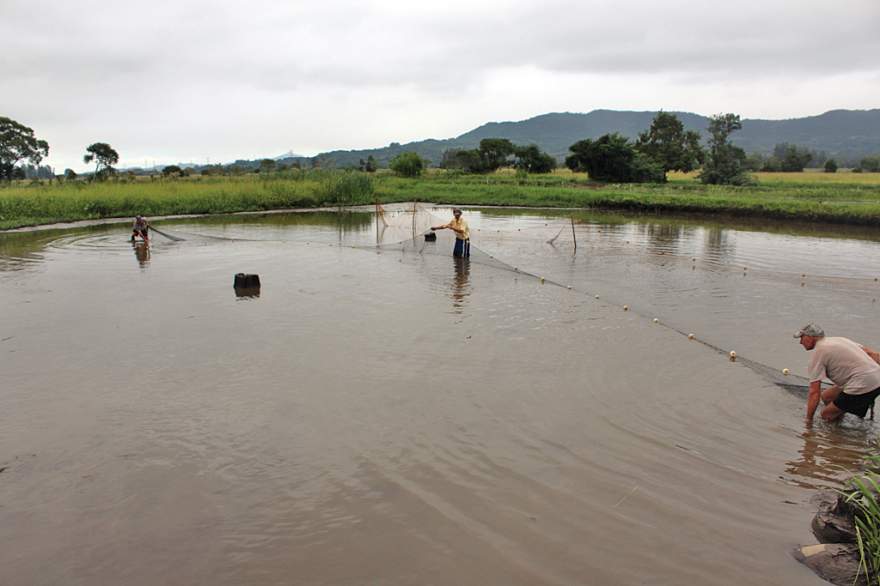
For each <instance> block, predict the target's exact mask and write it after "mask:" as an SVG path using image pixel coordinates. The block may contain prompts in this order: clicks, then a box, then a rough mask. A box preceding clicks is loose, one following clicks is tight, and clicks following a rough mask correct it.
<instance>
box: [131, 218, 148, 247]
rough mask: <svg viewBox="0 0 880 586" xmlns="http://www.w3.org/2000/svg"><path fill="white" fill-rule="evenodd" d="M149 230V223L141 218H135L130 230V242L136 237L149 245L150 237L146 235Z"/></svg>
mask: <svg viewBox="0 0 880 586" xmlns="http://www.w3.org/2000/svg"><path fill="white" fill-rule="evenodd" d="M149 228H150V223H149V222H147V219H146V218H145V217H143V216H137V217H136V218H135V219H134V225H133V226H132V228H131V241H132V242H134V239H135V238H136V237H137V236H140V237H141V238H143V239H144V242H145V243H147V244H149V242H150V236H149V234H148V230H149Z"/></svg>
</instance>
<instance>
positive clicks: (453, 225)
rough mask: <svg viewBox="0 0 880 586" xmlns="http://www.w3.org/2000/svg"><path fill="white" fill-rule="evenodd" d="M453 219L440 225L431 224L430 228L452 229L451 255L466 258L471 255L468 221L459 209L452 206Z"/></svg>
mask: <svg viewBox="0 0 880 586" xmlns="http://www.w3.org/2000/svg"><path fill="white" fill-rule="evenodd" d="M452 216H453V219H452V221H451V222H449V223H448V224H443V225H442V226H431V230H452V231H453V232H455V248H454V249H453V250H452V256H455V257H460V258H467V257H469V256H470V255H471V230H470V228H469V227H468V223H467V222H466V221H465V220H463V219H462V217H461V210H460V209H458V208H452Z"/></svg>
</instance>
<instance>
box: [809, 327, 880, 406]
mask: <svg viewBox="0 0 880 586" xmlns="http://www.w3.org/2000/svg"><path fill="white" fill-rule="evenodd" d="M808 371H809V375H810V382H813V381H820V380H822V379H823V378H825V377H828V378H830V379H831V380H832V381H833V382H834V384H835V385H837V386H838V387H840V388H841V389H843V392H844V393H846V394H847V395H864V394H865V393H870V392H871V391H873V390H874V389H876V388H878V387H880V364H877V363H876V362H874V360H873V359H872V358H871V357H870V356H868V355H867V354H866V353H865V351H864V350H862V347H861V346H860V345H858V344H856V343H855V342H853V341H852V340H849V339H847V338H839V337H834V338H819V339H818V340H816V346H815V348H813V352H812V356H810V366H809V368H808Z"/></svg>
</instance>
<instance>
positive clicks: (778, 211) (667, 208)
mask: <svg viewBox="0 0 880 586" xmlns="http://www.w3.org/2000/svg"><path fill="white" fill-rule="evenodd" d="M756 177H757V181H758V182H757V185H753V186H744V187H736V186H715V185H703V184H701V183H699V182H698V181H697V180H696V179H695V178H694V176H693V175H692V174H690V175H688V174H676V173H672V174H670V180H669V181H668V182H667V183H662V184H646V183H635V184H609V183H598V182H592V181H590V180H589V178H588V177H587V176H586V175H585V174H583V173H572V172H570V171H562V170H559V171H556V172H554V173H551V174H542V175H539V174H533V175H522V174H519V175H518V174H515V173H514V172H512V171H499V172H496V173H492V174H488V175H476V174H464V173H461V172H456V171H446V170H441V169H432V170H429V171H428V172H427V173H425V174H423V175H422V176H420V177H417V178H404V177H399V176H396V175H394V174H392V173H390V172H386V171H384V170H383V171H379V172H377V173H363V172H357V171H339V170H312V171H298V170H297V171H285V172H278V173H274V174H270V175H255V174H251V175H241V176H227V177H203V176H195V177H185V178H173V179H160V178H158V177H137V178H134V179H129V180H120V181H104V182H95V183H87V182H83V181H68V182H60V183H59V182H54V183H52V184H48V183H37V184H31V185H25V184H11V185H7V186H5V187H0V230H7V229H11V228H18V227H23V226H36V225H42V224H51V223H56V222H69V221H76V220H93V219H102V218H115V217H129V216H134V215H136V214H143V215H147V216H165V215H178V214H223V213H231V212H243V211H266V210H273V209H283V208H314V207H321V206H337V205H344V206H349V205H366V204H372V203H375V202H377V201H379V202H382V203H397V202H404V201H422V202H429V203H448V204H459V205H485V206H518V207H557V208H600V209H610V210H633V211H645V212H684V213H699V214H710V215H719V216H736V217H752V218H775V219H783V220H788V219H790V220H799V221H808V222H812V221H815V222H831V223H840V224H858V225H868V226H880V173H861V174H853V173H838V174H822V173H811V172H805V173H758V174H756Z"/></svg>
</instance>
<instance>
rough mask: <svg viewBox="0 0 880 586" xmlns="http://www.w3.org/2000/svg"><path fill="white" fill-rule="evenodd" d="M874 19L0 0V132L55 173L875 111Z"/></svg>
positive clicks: (743, 5) (388, 1)
mask: <svg viewBox="0 0 880 586" xmlns="http://www.w3.org/2000/svg"><path fill="white" fill-rule="evenodd" d="M878 31H880V0H837V1H835V2H832V1H829V0H791V1H788V0H738V1H737V2H725V3H721V2H712V1H710V0H577V1H568V0H544V1H543V2H536V1H534V0H531V1H503V0H493V1H480V0H466V1H465V0H439V1H432V2H419V1H417V0H380V1H370V0H358V1H352V2H347V1H336V0H321V1H314V0H310V1H308V2H298V1H295V0H294V1H287V2H283V1H263V0H250V1H248V2H243V1H242V2H235V1H231V0H210V1H204V2H202V1H190V0H173V1H165V0H150V1H148V2H143V1H141V2H135V1H129V0H114V1H112V2H108V1H106V0H102V1H100V2H97V1H92V0H79V1H77V2H69V1H66V0H56V1H41V0H0V71H2V74H0V116H8V117H10V118H13V119H15V120H17V121H19V122H21V123H23V124H25V125H27V126H30V127H32V128H33V129H34V130H35V132H36V134H37V136H38V137H39V138H43V139H46V140H47V141H48V142H49V145H50V153H49V159H48V163H49V164H51V165H53V166H54V167H56V169H57V170H58V172H60V171H61V170H63V169H64V168H65V167H72V168H74V169H77V170H80V169H82V168H83V164H82V155H83V154H84V150H85V147H86V146H87V145H89V144H90V143H92V142H98V141H100V142H108V143H110V144H111V145H113V146H114V147H115V148H116V149H117V150H118V151H119V153H120V155H121V157H122V160H121V166H134V165H143V164H144V162H145V161H146V162H149V163H150V164H152V163H153V162H154V161H155V162H156V163H157V164H158V163H171V162H177V161H180V162H190V161H192V162H196V163H204V162H206V161H207V160H210V161H211V162H212V163H214V162H228V161H231V160H233V159H235V158H239V157H242V158H258V157H264V156H277V155H280V154H282V153H284V152H287V151H289V150H293V151H295V152H296V153H299V154H305V155H313V154H316V153H318V152H321V151H325V150H331V149H335V148H346V149H350V148H370V147H378V146H384V145H387V144H388V143H389V142H392V141H396V142H408V141H411V140H421V139H425V138H449V137H453V136H457V135H459V134H461V133H463V132H466V131H468V130H470V129H472V128H474V127H476V126H478V125H480V124H483V123H484V122H488V121H501V120H522V119H526V118H529V117H532V116H535V115H538V114H543V113H546V112H560V111H568V112H589V111H590V110H593V109H597V108H609V109H617V110H657V109H665V110H686V111H692V112H697V113H700V114H707V115H708V114H713V113H718V112H735V113H738V114H740V115H742V116H743V117H745V118H792V117H800V116H806V115H814V114H820V113H822V112H825V111H827V110H831V109H836V108H858V109H867V108H877V107H880V59H878V55H880V33H878Z"/></svg>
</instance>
